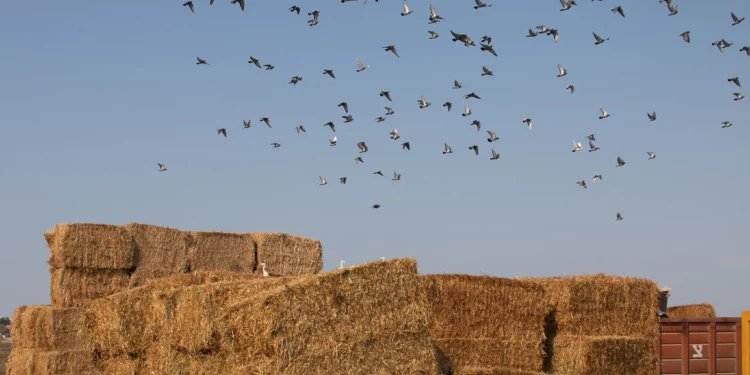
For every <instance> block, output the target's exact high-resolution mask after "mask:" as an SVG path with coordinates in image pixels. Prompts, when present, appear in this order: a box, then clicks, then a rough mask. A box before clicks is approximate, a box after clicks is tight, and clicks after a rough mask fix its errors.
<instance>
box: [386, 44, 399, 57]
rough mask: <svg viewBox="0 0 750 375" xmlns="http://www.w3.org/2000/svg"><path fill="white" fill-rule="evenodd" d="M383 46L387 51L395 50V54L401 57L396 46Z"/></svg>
mask: <svg viewBox="0 0 750 375" xmlns="http://www.w3.org/2000/svg"><path fill="white" fill-rule="evenodd" d="M383 48H385V51H386V52H388V51H391V52H393V54H394V55H396V57H401V56H399V55H398V51H396V46H393V45H390V46H385V47H383Z"/></svg>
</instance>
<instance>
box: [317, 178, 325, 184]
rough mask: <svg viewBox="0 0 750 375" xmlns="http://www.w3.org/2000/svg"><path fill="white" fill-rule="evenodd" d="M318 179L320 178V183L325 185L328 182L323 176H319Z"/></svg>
mask: <svg viewBox="0 0 750 375" xmlns="http://www.w3.org/2000/svg"><path fill="white" fill-rule="evenodd" d="M318 177H320V183H322V184H324V183H325V182H326V179H325V178H323V176H318Z"/></svg>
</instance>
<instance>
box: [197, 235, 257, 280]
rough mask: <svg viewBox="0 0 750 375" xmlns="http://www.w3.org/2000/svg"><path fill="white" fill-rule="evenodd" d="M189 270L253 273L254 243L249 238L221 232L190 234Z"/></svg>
mask: <svg viewBox="0 0 750 375" xmlns="http://www.w3.org/2000/svg"><path fill="white" fill-rule="evenodd" d="M190 236H191V237H192V241H191V246H190V270H191V271H193V270H206V271H232V272H245V273H252V272H254V271H255V266H256V265H255V242H253V239H252V238H251V237H250V236H247V235H243V234H237V233H223V232H190Z"/></svg>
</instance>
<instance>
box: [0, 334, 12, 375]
mask: <svg viewBox="0 0 750 375" xmlns="http://www.w3.org/2000/svg"><path fill="white" fill-rule="evenodd" d="M12 347H13V346H12V344H11V342H10V340H0V375H5V362H7V361H8V356H9V355H10V351H11V348H12Z"/></svg>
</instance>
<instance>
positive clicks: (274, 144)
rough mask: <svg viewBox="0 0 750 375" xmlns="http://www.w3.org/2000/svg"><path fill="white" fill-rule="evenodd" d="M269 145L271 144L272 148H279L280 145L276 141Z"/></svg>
mask: <svg viewBox="0 0 750 375" xmlns="http://www.w3.org/2000/svg"><path fill="white" fill-rule="evenodd" d="M271 146H273V148H279V147H281V145H280V144H278V143H276V142H274V143H271Z"/></svg>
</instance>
